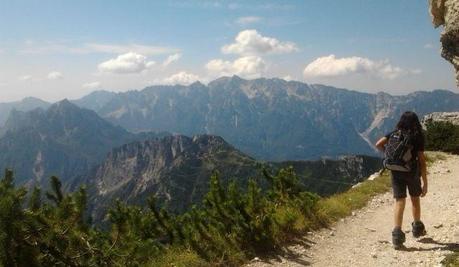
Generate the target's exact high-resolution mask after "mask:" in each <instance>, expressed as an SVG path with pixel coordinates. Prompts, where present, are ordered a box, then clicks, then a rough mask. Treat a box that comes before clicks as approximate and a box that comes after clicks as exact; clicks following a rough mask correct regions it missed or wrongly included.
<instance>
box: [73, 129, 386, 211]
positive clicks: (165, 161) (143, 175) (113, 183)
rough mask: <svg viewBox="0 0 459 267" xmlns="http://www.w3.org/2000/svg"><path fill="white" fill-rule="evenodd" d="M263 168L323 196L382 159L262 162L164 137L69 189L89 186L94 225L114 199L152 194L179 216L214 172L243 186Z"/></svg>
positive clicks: (217, 140) (205, 143) (215, 145)
mask: <svg viewBox="0 0 459 267" xmlns="http://www.w3.org/2000/svg"><path fill="white" fill-rule="evenodd" d="M262 164H264V165H265V166H269V168H271V169H278V168H280V167H286V166H290V165H292V166H294V168H295V170H296V171H297V172H298V174H299V175H301V177H302V180H303V182H304V183H305V184H306V185H308V189H310V190H312V191H314V192H318V193H320V194H325V195H327V194H331V193H336V192H337V191H341V190H345V189H346V188H349V187H350V186H351V184H355V183H357V182H359V181H361V180H362V179H364V178H366V177H368V176H369V174H371V173H373V172H375V171H376V170H378V169H379V168H380V164H381V160H380V159H378V158H371V157H365V156H350V157H346V158H343V159H341V160H338V161H333V160H321V161H315V162H308V161H297V162H283V163H261V162H258V161H256V160H255V159H253V158H251V157H249V156H247V155H245V154H243V153H242V152H240V151H239V150H237V149H235V148H234V147H233V146H231V145H230V144H228V143H227V142H225V140H223V138H221V137H218V136H212V135H199V136H194V137H191V138H190V137H186V136H180V135H179V136H167V137H164V138H161V139H151V140H145V141H140V142H133V143H130V144H126V145H123V146H121V147H119V148H116V149H114V150H113V151H112V152H111V153H110V154H109V155H108V156H107V157H106V159H105V160H104V161H103V162H102V163H101V164H100V165H99V166H98V167H97V168H95V169H93V170H92V171H91V172H89V173H88V174H87V175H82V176H80V177H78V178H77V179H74V180H73V181H72V184H71V185H70V186H69V188H70V189H75V188H76V187H78V186H79V185H80V184H87V185H88V186H89V194H90V196H91V197H90V198H91V201H90V202H91V206H92V209H93V215H95V218H96V220H100V219H101V216H102V215H103V214H104V212H103V211H104V210H105V207H106V206H107V205H108V204H110V203H111V202H112V201H113V200H114V199H115V198H119V199H121V200H123V201H126V202H129V203H137V204H144V202H145V199H146V197H147V196H149V195H150V194H153V195H155V196H156V197H157V198H158V199H159V201H160V202H161V203H162V204H164V207H167V208H168V209H170V210H172V211H183V210H184V209H185V208H187V207H189V206H190V205H191V204H193V203H197V202H199V200H201V198H202V196H203V195H204V194H205V193H206V192H207V189H208V183H209V177H210V175H211V174H212V173H213V172H214V171H218V172H219V173H220V174H221V177H222V180H223V181H224V182H228V181H229V180H230V179H236V181H238V182H239V184H241V185H243V186H244V185H246V182H247V180H248V178H249V177H259V176H260V173H259V171H260V169H261V167H260V166H261V165H262ZM330 182H331V183H330Z"/></svg>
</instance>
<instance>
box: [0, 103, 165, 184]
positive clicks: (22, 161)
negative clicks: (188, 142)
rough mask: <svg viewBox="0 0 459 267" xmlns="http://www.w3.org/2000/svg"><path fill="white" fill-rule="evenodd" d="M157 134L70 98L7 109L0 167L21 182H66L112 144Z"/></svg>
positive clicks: (1, 140)
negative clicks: (137, 131)
mask: <svg viewBox="0 0 459 267" xmlns="http://www.w3.org/2000/svg"><path fill="white" fill-rule="evenodd" d="M152 135H153V136H156V135H155V134H153V133H152V134H133V133H130V132H128V131H126V130H124V129H123V128H121V127H119V126H114V125H112V124H111V123H109V122H107V121H106V120H104V119H102V118H100V117H99V116H98V115H97V114H96V113H95V112H94V111H92V110H88V109H82V108H79V107H78V106H76V105H74V104H72V103H70V102H69V101H68V100H63V101H60V102H57V103H55V104H53V105H51V106H49V107H48V108H47V109H42V108H37V109H34V110H31V111H27V112H24V111H18V110H16V109H13V110H11V112H10V115H9V117H8V119H7V121H6V122H5V125H4V126H3V127H2V129H1V135H0V151H2V153H0V169H5V168H10V169H13V170H14V171H15V175H16V181H17V182H18V183H19V184H23V183H24V184H28V185H46V184H47V183H48V180H47V178H48V177H49V176H51V175H56V176H59V177H60V178H61V179H62V180H63V181H64V182H65V181H66V180H68V179H70V178H71V177H73V176H75V175H78V174H83V173H86V172H87V171H89V170H90V169H91V168H92V167H94V166H95V165H96V164H97V163H99V162H100V161H101V160H102V159H103V158H104V157H105V156H106V154H107V153H108V152H110V150H111V149H112V148H114V147H117V146H120V145H122V144H125V143H127V142H131V141H134V140H139V139H145V138H149V137H151V136H152Z"/></svg>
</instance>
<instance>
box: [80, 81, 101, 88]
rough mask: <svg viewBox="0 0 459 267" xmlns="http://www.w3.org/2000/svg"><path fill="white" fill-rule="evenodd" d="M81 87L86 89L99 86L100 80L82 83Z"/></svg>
mask: <svg viewBox="0 0 459 267" xmlns="http://www.w3.org/2000/svg"><path fill="white" fill-rule="evenodd" d="M82 87H83V88H86V89H96V88H100V82H90V83H85V84H83V85H82Z"/></svg>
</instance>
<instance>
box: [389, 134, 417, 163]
mask: <svg viewBox="0 0 459 267" xmlns="http://www.w3.org/2000/svg"><path fill="white" fill-rule="evenodd" d="M413 139H414V136H413V134H412V133H411V132H410V131H402V130H397V131H394V132H392V133H391V134H390V135H389V140H388V141H387V143H386V147H385V149H384V155H385V158H384V161H383V165H384V167H385V168H386V169H388V170H391V171H401V172H411V171H412V170H413V169H414V163H415V161H414V155H413V147H414V146H413Z"/></svg>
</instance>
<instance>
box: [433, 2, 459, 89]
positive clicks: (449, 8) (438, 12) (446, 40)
mask: <svg viewBox="0 0 459 267" xmlns="http://www.w3.org/2000/svg"><path fill="white" fill-rule="evenodd" d="M429 4H430V14H431V15H432V22H433V24H434V26H435V27H439V26H441V25H443V27H444V30H443V32H442V33H441V37H440V41H441V44H442V49H441V55H442V57H443V58H445V59H446V60H448V61H449V62H451V64H453V66H454V68H455V70H456V82H457V85H458V86H459V0H430V1H429Z"/></svg>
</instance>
